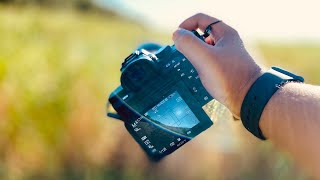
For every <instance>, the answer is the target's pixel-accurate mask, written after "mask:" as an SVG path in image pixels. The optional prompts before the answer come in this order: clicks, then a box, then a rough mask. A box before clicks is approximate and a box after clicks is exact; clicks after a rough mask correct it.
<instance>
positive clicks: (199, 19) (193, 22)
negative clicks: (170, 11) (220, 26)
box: [179, 13, 218, 31]
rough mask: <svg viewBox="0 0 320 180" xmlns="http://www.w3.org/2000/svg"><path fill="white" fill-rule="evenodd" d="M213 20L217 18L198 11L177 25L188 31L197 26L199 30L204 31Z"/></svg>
mask: <svg viewBox="0 0 320 180" xmlns="http://www.w3.org/2000/svg"><path fill="white" fill-rule="evenodd" d="M215 21H218V19H216V18H214V17H211V16H208V15H206V14H202V13H198V14H195V15H193V16H191V17H189V18H188V19H186V20H184V21H183V22H182V23H181V24H180V25H179V27H180V28H183V29H187V30H190V31H191V30H195V29H198V28H199V29H200V30H201V31H204V30H205V29H206V27H207V26H208V25H209V24H210V23H213V22H215Z"/></svg>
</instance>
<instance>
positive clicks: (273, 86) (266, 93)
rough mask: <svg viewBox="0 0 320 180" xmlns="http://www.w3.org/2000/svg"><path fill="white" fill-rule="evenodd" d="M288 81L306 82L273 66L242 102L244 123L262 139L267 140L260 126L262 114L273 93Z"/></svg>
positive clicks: (255, 83)
mask: <svg viewBox="0 0 320 180" xmlns="http://www.w3.org/2000/svg"><path fill="white" fill-rule="evenodd" d="M287 82H304V79H303V77H301V76H297V75H295V74H292V73H290V72H288V71H286V70H283V69H281V68H278V67H272V68H271V69H270V70H268V71H267V72H265V73H264V74H263V75H262V76H260V77H259V78H258V79H257V80H256V81H255V82H254V83H253V85H252V86H251V87H250V89H249V91H248V93H247V94H246V96H245V98H244V100H243V102H242V106H241V111H240V116H241V120H242V123H243V125H244V127H245V128H246V129H247V130H248V131H249V132H251V133H252V134H253V135H255V136H256V137H257V138H259V139H261V140H266V137H265V136H264V135H263V134H262V132H261V130H260V127H259V122H260V117H261V114H262V112H263V110H264V108H265V106H266V105H267V103H268V101H269V100H270V99H271V97H272V96H273V94H274V93H275V92H276V91H277V90H278V89H280V88H281V87H282V86H283V85H284V84H286V83H287Z"/></svg>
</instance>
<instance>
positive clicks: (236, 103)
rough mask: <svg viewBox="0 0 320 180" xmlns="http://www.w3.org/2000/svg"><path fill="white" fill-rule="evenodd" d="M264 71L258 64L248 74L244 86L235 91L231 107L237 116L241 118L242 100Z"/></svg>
mask: <svg viewBox="0 0 320 180" xmlns="http://www.w3.org/2000/svg"><path fill="white" fill-rule="evenodd" d="M263 73H264V71H263V70H262V69H261V68H260V67H259V66H257V67H256V68H255V69H254V70H252V71H251V73H249V74H248V75H247V77H248V78H246V79H247V80H246V81H245V82H243V83H242V86H240V88H239V89H238V91H237V92H235V93H233V96H234V97H233V98H232V101H231V102H230V103H229V104H230V105H229V107H230V108H229V109H230V111H231V112H232V113H233V115H234V116H235V117H236V118H238V119H240V111H241V106H242V102H243V100H244V98H245V96H246V94H247V93H248V91H249V89H250V87H251V86H252V85H253V83H254V82H255V81H256V80H257V79H258V78H259V77H260V76H262V74H263Z"/></svg>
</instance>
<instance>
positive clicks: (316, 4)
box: [96, 0, 320, 42]
mask: <svg viewBox="0 0 320 180" xmlns="http://www.w3.org/2000/svg"><path fill="white" fill-rule="evenodd" d="M96 1H97V2H99V3H103V4H104V5H106V6H107V7H109V8H112V9H114V10H115V11H117V12H120V13H121V14H122V15H124V16H128V17H129V18H133V19H135V20H138V21H141V22H143V23H144V24H146V25H147V26H149V27H150V28H154V29H156V30H160V31H163V30H164V31H169V32H173V31H174V30H175V29H176V28H177V26H178V25H179V23H180V22H182V21H183V20H184V19H185V18H187V17H189V16H191V15H193V14H195V13H197V12H204V13H207V14H210V15H212V16H215V17H217V18H220V19H222V20H223V21H224V22H226V23H228V24H230V25H232V26H233V27H234V28H235V29H237V30H238V31H239V32H240V34H241V35H242V36H244V37H245V38H249V39H271V40H277V39H278V40H279V39H284V40H297V39H298V40H300V39H302V40H313V41H319V42H320V21H319V18H320V10H319V8H320V0H303V1H302V0H264V1H259V0H219V1H218V0H198V1H196V0H96Z"/></svg>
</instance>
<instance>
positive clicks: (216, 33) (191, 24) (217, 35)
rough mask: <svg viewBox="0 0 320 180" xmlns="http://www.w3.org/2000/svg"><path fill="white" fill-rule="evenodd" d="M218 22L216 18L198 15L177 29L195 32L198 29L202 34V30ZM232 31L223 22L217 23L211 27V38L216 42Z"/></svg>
mask: <svg viewBox="0 0 320 180" xmlns="http://www.w3.org/2000/svg"><path fill="white" fill-rule="evenodd" d="M216 21H218V19H217V18H214V17H211V16H208V15H206V14H202V13H198V14H196V15H194V16H191V17H190V18H188V19H186V20H185V21H183V22H182V23H181V24H180V25H179V27H180V28H183V29H187V30H190V31H191V30H196V29H198V28H199V29H200V30H201V31H203V32H204V30H205V29H206V28H207V26H208V25H209V24H211V23H213V22H216ZM230 29H232V28H231V27H230V26H228V25H226V24H225V23H223V22H220V23H217V24H215V25H213V26H212V32H211V36H212V37H211V38H212V39H213V40H214V41H218V40H219V39H221V37H223V36H224V34H225V32H227V31H229V30H230Z"/></svg>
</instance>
